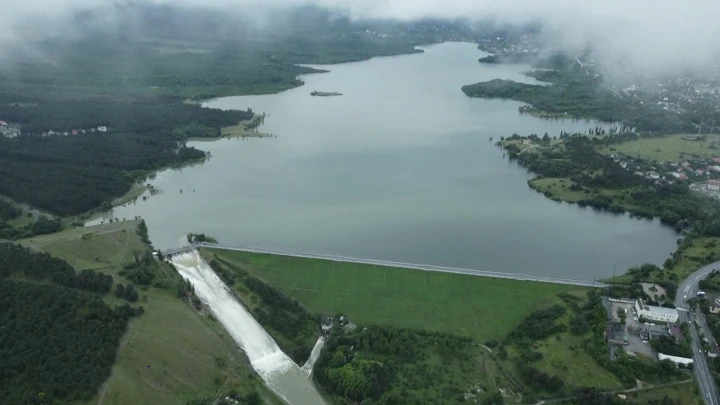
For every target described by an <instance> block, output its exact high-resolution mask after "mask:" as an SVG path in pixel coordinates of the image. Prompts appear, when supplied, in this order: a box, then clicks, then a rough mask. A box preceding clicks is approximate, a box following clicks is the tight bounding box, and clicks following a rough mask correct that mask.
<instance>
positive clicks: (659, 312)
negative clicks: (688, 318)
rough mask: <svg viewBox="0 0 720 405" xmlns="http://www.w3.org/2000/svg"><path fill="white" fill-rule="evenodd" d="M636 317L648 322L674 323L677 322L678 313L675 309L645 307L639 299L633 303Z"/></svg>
mask: <svg viewBox="0 0 720 405" xmlns="http://www.w3.org/2000/svg"><path fill="white" fill-rule="evenodd" d="M635 311H637V316H638V317H642V318H645V319H647V320H650V321H659V322H668V323H675V322H677V320H678V311H677V309H675V308H665V307H653V306H650V305H645V303H644V302H642V300H641V299H638V300H637V301H635Z"/></svg>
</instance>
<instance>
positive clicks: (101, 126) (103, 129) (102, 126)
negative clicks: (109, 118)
mask: <svg viewBox="0 0 720 405" xmlns="http://www.w3.org/2000/svg"><path fill="white" fill-rule="evenodd" d="M97 130H98V131H100V132H107V127H106V126H104V125H100V126H99V127H97Z"/></svg>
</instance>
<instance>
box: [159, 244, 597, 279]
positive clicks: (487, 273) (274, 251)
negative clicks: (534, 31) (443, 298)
mask: <svg viewBox="0 0 720 405" xmlns="http://www.w3.org/2000/svg"><path fill="white" fill-rule="evenodd" d="M198 247H208V248H216V249H225V250H235V251H239V252H250V253H263V254H270V255H279V256H289V257H303V258H307V259H320V260H330V261H335V262H341V263H359V264H371V265H375V266H387V267H399V268H403V269H414V270H425V271H437V272H442V273H454V274H467V275H471V276H480V277H492V278H503V279H507V280H518V281H535V282H539V283H551V284H566V285H578V286H582V287H597V288H605V287H609V284H605V283H600V282H597V281H585V280H573V279H568V278H555V277H545V276H535V275H530V274H515V273H501V272H494V271H485V270H474V269H463V268H458V267H445V266H433V265H429V264H412V263H402V262H393V261H386V260H375V259H362V258H357V257H348V256H335V255H322V254H315V253H299V252H291V251H288V250H279V249H264V248H257V247H251V246H228V245H222V244H217V243H205V242H199V243H194V244H192V245H187V246H183V247H179V248H176V249H168V250H165V251H163V252H162V254H163V256H164V257H166V258H167V256H168V255H169V256H174V255H177V254H181V253H186V252H190V251H193V250H195V249H197V248H198Z"/></svg>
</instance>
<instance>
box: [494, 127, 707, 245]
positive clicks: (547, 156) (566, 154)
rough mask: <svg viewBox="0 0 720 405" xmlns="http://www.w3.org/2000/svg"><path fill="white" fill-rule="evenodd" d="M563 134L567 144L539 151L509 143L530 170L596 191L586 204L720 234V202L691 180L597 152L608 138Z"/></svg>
mask: <svg viewBox="0 0 720 405" xmlns="http://www.w3.org/2000/svg"><path fill="white" fill-rule="evenodd" d="M517 138H518V139H519V137H517ZM509 139H516V136H515V135H513V136H512V137H510V138H509ZM563 140H564V142H563V145H564V147H563V148H553V149H548V150H543V151H538V152H535V153H520V152H521V150H520V148H519V147H518V146H517V145H516V144H515V143H507V144H506V145H505V147H506V149H507V150H508V153H509V155H510V157H511V158H513V159H517V160H518V161H519V162H520V163H521V164H522V165H523V166H525V167H527V168H528V170H531V171H533V172H534V173H536V174H538V175H539V176H541V177H563V178H569V179H570V180H572V181H573V183H575V186H574V187H579V190H583V191H586V192H588V193H589V194H591V195H592V197H589V198H585V199H582V200H580V201H578V202H577V203H578V204H579V205H581V206H591V207H593V208H595V209H599V210H607V211H611V212H624V211H629V212H630V213H631V214H633V215H637V216H640V217H645V218H653V217H658V218H660V220H661V221H662V222H663V223H665V224H667V225H669V226H672V227H675V228H676V229H677V230H682V229H685V228H689V227H692V228H693V229H694V230H695V231H696V232H697V233H700V234H703V233H704V234H707V235H710V236H716V235H719V236H720V219H718V217H720V215H719V214H720V202H718V201H715V200H712V199H709V198H704V197H702V196H698V195H695V194H693V193H691V192H690V190H689V188H688V186H687V185H685V184H681V183H677V184H672V185H655V184H654V183H652V182H651V181H649V180H647V179H645V178H644V177H641V176H636V175H634V174H633V173H632V172H631V171H629V170H625V169H623V168H621V167H620V166H619V165H617V164H616V163H615V162H613V160H612V159H611V158H609V157H608V156H604V155H602V154H600V153H599V152H597V150H596V149H595V146H596V144H597V143H599V142H602V141H596V140H594V139H593V140H591V139H590V138H588V137H586V136H579V135H572V136H568V135H566V136H564V137H563ZM590 173H593V174H592V175H591V174H590ZM603 189H613V190H631V191H630V192H629V194H628V196H627V198H626V197H617V198H610V197H608V196H605V195H602V194H600V193H599V191H600V190H603ZM550 197H552V195H550Z"/></svg>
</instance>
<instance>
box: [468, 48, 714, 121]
mask: <svg viewBox="0 0 720 405" xmlns="http://www.w3.org/2000/svg"><path fill="white" fill-rule="evenodd" d="M541 66H542V67H543V68H544V69H542V70H535V71H531V72H527V73H526V74H527V75H528V76H530V77H534V78H536V79H538V80H540V81H543V82H548V83H550V84H549V85H533V84H526V83H519V82H514V81H511V80H501V79H494V80H491V81H487V82H479V83H475V84H470V85H465V86H463V87H462V91H463V92H464V93H465V94H466V95H467V96H469V97H482V98H502V99H510V100H516V101H521V102H523V103H526V105H523V106H521V107H520V108H519V109H520V112H522V113H528V114H533V115H536V116H539V117H544V118H575V119H579V118H593V119H598V120H600V121H606V122H616V123H621V124H622V125H623V126H624V127H627V128H635V129H636V130H638V131H644V132H654V133H666V134H667V133H680V132H686V131H693V130H694V129H695V127H694V124H693V122H695V121H696V120H698V117H697V116H696V114H695V113H693V112H688V113H686V114H677V113H675V112H672V111H667V110H664V109H663V108H662V107H661V106H657V105H655V103H639V102H637V100H634V99H631V98H629V97H627V96H625V95H623V94H622V93H619V92H616V91H614V90H612V89H611V88H609V87H608V86H606V85H605V84H604V83H603V80H604V78H603V77H602V76H601V75H599V74H595V72H594V71H593V70H592V69H589V68H587V67H585V66H581V65H580V64H578V63H575V61H574V60H573V59H568V58H566V57H561V56H560V57H555V58H550V59H548V61H547V62H546V63H544V64H543V63H541V64H539V65H538V67H541ZM708 119H710V118H708Z"/></svg>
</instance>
